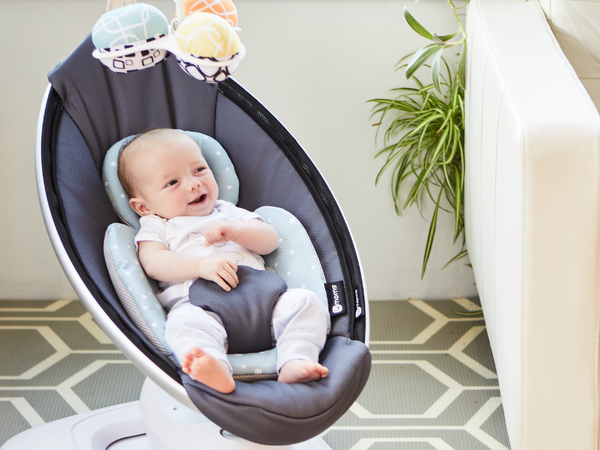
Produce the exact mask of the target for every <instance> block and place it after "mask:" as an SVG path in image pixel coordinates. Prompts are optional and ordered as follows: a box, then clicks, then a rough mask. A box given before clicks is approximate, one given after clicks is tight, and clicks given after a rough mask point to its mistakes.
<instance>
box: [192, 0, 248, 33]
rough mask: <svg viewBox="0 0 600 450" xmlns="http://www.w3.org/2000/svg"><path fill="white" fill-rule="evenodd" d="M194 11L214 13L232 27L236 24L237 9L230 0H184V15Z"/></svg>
mask: <svg viewBox="0 0 600 450" xmlns="http://www.w3.org/2000/svg"><path fill="white" fill-rule="evenodd" d="M195 12H203V13H209V14H214V15H216V16H219V17H220V18H222V19H225V20H226V21H227V22H229V25H231V26H232V27H235V26H237V21H238V15H237V9H236V7H235V5H234V4H233V2H232V1H231V0H186V1H185V15H186V16H189V15H190V14H192V13H195Z"/></svg>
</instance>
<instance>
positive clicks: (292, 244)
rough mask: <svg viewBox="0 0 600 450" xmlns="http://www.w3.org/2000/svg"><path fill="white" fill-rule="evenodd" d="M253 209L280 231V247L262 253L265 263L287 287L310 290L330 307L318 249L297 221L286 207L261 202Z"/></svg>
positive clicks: (326, 306)
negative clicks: (316, 249) (260, 204)
mask: <svg viewBox="0 0 600 450" xmlns="http://www.w3.org/2000/svg"><path fill="white" fill-rule="evenodd" d="M255 212H256V213H257V214H260V216H261V217H262V218H263V219H264V220H265V222H267V223H269V224H271V225H273V226H274V227H275V229H276V230H277V233H278V234H279V247H278V248H277V250H275V251H274V252H273V253H271V254H269V255H267V256H265V257H264V259H265V264H266V265H267V267H270V268H272V269H273V270H274V271H275V272H277V274H278V275H279V276H280V277H281V278H283V279H284V280H285V282H286V283H287V285H288V288H289V289H293V288H304V289H308V290H310V291H313V292H314V293H315V294H317V295H318V297H319V298H320V299H321V302H323V305H325V308H329V306H328V302H327V293H326V292H325V275H324V274H323V269H322V268H321V263H320V261H319V257H318V256H317V252H316V251H315V248H314V247H313V245H312V242H311V241H310V238H309V237H308V233H307V232H306V230H305V229H304V227H303V226H302V224H301V223H300V221H299V220H298V219H296V217H295V216H294V215H293V214H291V213H289V212H287V211H286V210H284V209H281V208H275V207H272V206H263V207H261V208H258V209H257V210H256V211H255Z"/></svg>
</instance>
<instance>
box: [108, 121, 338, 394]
mask: <svg viewBox="0 0 600 450" xmlns="http://www.w3.org/2000/svg"><path fill="white" fill-rule="evenodd" d="M118 174H119V180H120V181H121V184H122V185H123V188H124V189H125V192H126V193H127V195H128V196H129V198H130V201H129V204H130V205H131V207H132V208H133V210H134V211H135V212H137V213H138V214H139V215H140V230H139V232H138V234H137V235H136V238H135V242H136V245H137V248H138V255H139V259H140V264H141V265H142V267H143V268H144V270H145V271H146V273H147V274H148V275H149V276H150V277H152V278H154V279H156V280H158V281H159V285H160V287H161V293H160V294H159V295H158V296H157V297H158V299H159V301H160V302H161V304H162V305H163V306H164V307H165V308H167V310H168V311H169V312H168V315H167V322H166V328H165V340H166V342H167V344H168V345H169V347H170V348H171V350H172V351H173V352H174V354H175V357H176V358H177V360H178V361H179V362H180V364H181V367H182V370H183V372H184V373H187V374H189V375H190V376H192V377H193V378H194V379H196V380H197V381H199V382H201V383H204V384H206V385H207V386H209V387H211V388H213V389H215V390H217V391H219V392H222V393H230V392H232V391H233V390H234V389H235V382H234V380H233V376H232V369H231V366H230V364H229V362H228V360H227V355H226V353H227V334H226V332H225V328H224V326H223V322H222V321H221V319H220V318H219V316H218V315H217V314H215V313H213V312H211V311H205V310H203V309H202V308H199V307H197V306H194V305H192V304H191V303H190V301H189V296H188V293H189V287H190V286H191V284H192V283H193V281H194V280H195V279H197V278H203V279H205V280H209V281H213V282H215V283H217V284H218V285H219V286H220V287H221V288H222V289H224V290H225V291H230V290H231V289H235V287H236V286H237V285H238V283H239V279H238V276H237V269H238V265H245V266H250V267H252V268H254V269H258V270H264V269H265V267H264V261H263V259H262V257H261V256H260V255H266V254H268V253H271V252H272V251H274V250H275V249H276V248H277V247H278V245H279V238H278V235H277V232H276V231H275V229H274V228H273V227H272V226H271V225H269V224H267V223H265V222H264V221H263V220H262V218H261V217H260V216H259V215H257V214H255V213H251V212H249V211H246V210H244V209H241V208H238V207H236V206H234V205H233V204H231V203H229V202H225V201H222V200H218V199H217V198H218V194H219V189H218V186H217V183H216V181H215V178H214V176H213V173H212V172H211V170H210V168H209V167H208V165H207V163H206V161H205V159H204V157H203V156H202V152H201V150H200V148H199V146H198V145H197V144H196V142H195V141H194V140H193V139H192V138H191V137H189V136H188V135H187V134H185V133H184V132H182V131H179V130H172V129H158V130H153V131H150V132H147V133H144V134H142V135H140V136H138V137H136V138H135V139H134V140H132V141H131V142H130V143H129V144H128V145H127V146H126V147H125V148H124V149H123V150H122V152H121V155H120V157H119V164H118ZM328 326H329V313H328V311H327V308H325V307H324V306H323V304H322V303H321V301H320V300H319V298H318V297H317V296H316V294H314V293H313V292H312V291H309V290H306V289H288V290H287V291H286V292H285V293H284V294H283V295H281V296H280V297H279V299H278V301H277V303H276V305H275V308H274V310H273V317H272V333H273V336H274V338H275V342H276V347H277V370H278V380H279V381H282V382H284V383H305V382H309V381H313V380H317V379H320V378H324V377H326V376H327V373H328V369H327V368H326V367H324V366H322V365H321V364H319V363H318V357H319V353H320V351H321V350H322V349H323V346H324V344H325V340H326V334H327V328H328Z"/></svg>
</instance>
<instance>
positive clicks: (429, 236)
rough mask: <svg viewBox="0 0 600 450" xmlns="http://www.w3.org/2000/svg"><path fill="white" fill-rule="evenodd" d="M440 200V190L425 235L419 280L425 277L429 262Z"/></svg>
mask: <svg viewBox="0 0 600 450" xmlns="http://www.w3.org/2000/svg"><path fill="white" fill-rule="evenodd" d="M441 198H442V189H440V194H439V196H438V200H437V202H436V204H435V209H434V210H433V216H431V224H430V225H429V233H428V234H427V243H426V245H425V254H424V255H423V269H422V271H421V280H422V279H423V277H424V276H425V270H426V269H427V262H428V261H429V256H430V255H431V248H432V247H433V239H434V238H435V230H436V228H437V218H438V211H439V210H440V200H441Z"/></svg>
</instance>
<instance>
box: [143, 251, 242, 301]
mask: <svg viewBox="0 0 600 450" xmlns="http://www.w3.org/2000/svg"><path fill="white" fill-rule="evenodd" d="M138 255H139V258H140V264H141V265H142V267H143V269H144V271H145V272H146V274H148V276H149V277H152V278H154V279H155V280H158V281H164V282H167V283H179V282H182V281H187V280H195V279H196V278H204V279H205V280H210V281H214V282H215V283H217V284H218V285H219V286H221V287H222V288H223V289H225V290H226V291H229V290H231V288H232V287H236V286H237V284H238V282H239V279H238V276H237V273H236V272H237V262H236V261H235V260H233V259H232V258H230V257H227V256H222V255H218V254H217V255H212V256H209V257H206V258H199V257H196V256H188V255H182V254H179V253H175V252H173V251H171V250H169V248H168V247H167V246H166V245H164V244H162V243H160V242H154V241H140V242H138Z"/></svg>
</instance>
